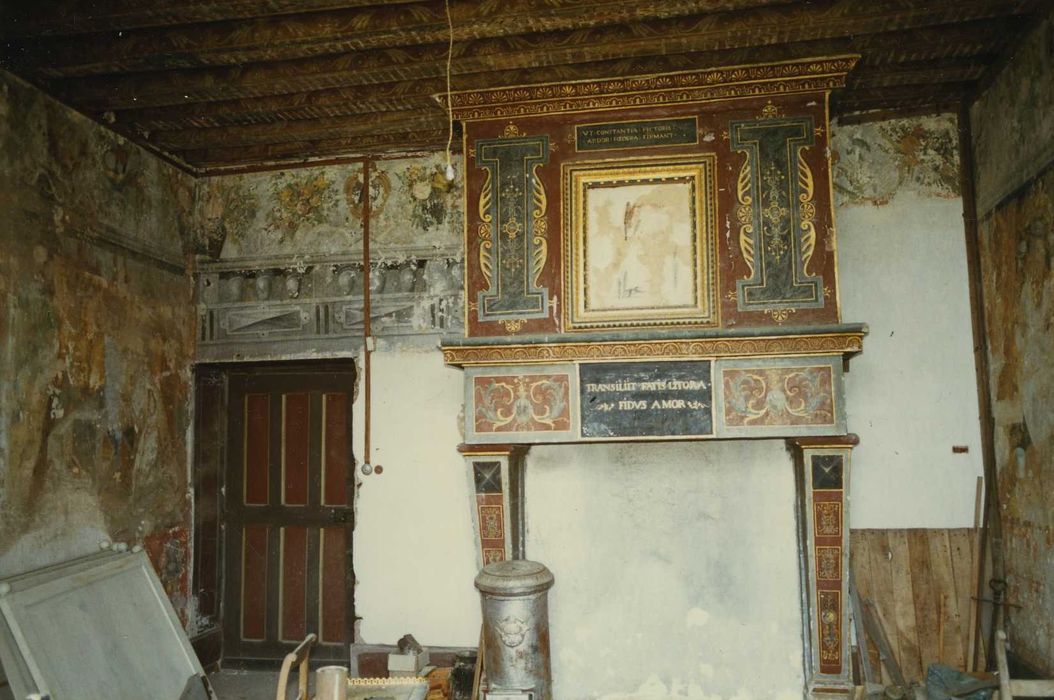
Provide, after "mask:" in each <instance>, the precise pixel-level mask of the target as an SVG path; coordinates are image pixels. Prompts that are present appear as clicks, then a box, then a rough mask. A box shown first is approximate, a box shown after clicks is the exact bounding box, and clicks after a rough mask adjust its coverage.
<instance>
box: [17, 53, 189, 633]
mask: <svg viewBox="0 0 1054 700" xmlns="http://www.w3.org/2000/svg"><path fill="white" fill-rule="evenodd" d="M192 202H193V181H192V180H191V179H190V178H189V177H187V176H185V175H183V174H182V173H180V172H178V171H176V170H175V169H173V168H171V167H169V166H168V165H166V164H165V163H163V162H161V161H160V160H158V159H156V158H155V157H153V156H151V155H149V154H147V153H145V152H143V151H141V150H140V149H139V148H138V147H136V146H134V145H131V144H129V143H128V142H126V141H124V140H123V139H120V138H118V137H116V136H114V135H112V134H110V133H109V132H107V131H105V130H104V129H102V128H101V127H99V126H97V125H96V124H94V123H92V122H91V121H89V120H88V119H86V118H84V117H81V116H80V115H77V114H75V113H73V112H71V111H70V110H68V109H67V108H65V107H63V106H61V105H59V104H58V103H56V102H54V101H53V100H51V99H49V98H46V97H45V96H44V95H43V94H41V93H40V92H39V91H37V90H35V89H34V88H31V87H29V86H28V85H26V84H25V83H23V82H21V81H20V80H18V79H17V78H13V77H12V76H10V75H8V74H6V73H3V72H0V221H2V222H3V226H4V228H3V234H2V238H3V245H2V253H0V298H2V299H3V309H2V312H0V338H2V346H0V375H2V376H3V381H2V382H0V576H8V575H12V574H15V573H18V572H21V571H25V570H28V569H33V568H36V567H39V566H43V565H46V564H49V563H54V562H57V561H62V560H65V559H68V558H71V557H74V556H78V555H83V554H88V553H91V552H94V551H98V548H99V541H100V540H104V539H110V540H113V541H123V542H127V543H129V544H130V545H135V544H139V545H142V546H144V547H145V548H146V550H147V551H148V553H149V554H150V555H151V558H152V559H153V562H154V565H155V567H156V568H157V569H158V573H159V575H160V577H161V580H162V582H163V583H164V585H165V588H166V590H167V591H168V593H169V595H170V596H171V598H172V600H173V603H174V604H175V606H176V608H177V610H179V611H180V613H181V614H182V615H183V616H184V621H186V622H190V624H191V625H193V620H192V618H193V613H192V604H191V601H189V600H188V597H187V591H188V569H189V561H190V557H189V552H188V546H189V545H188V528H189V523H190V519H189V509H190V502H189V499H188V494H187V484H188V481H187V444H188V431H189V426H190V395H191V384H190V364H191V361H192V358H193V354H194V313H193V298H192V285H191V280H190V277H189V275H188V274H187V273H186V272H185V271H183V270H182V266H183V261H184V255H183V240H184V239H185V238H186V237H188V236H189V235H190V229H191V226H190V216H191V209H192Z"/></svg>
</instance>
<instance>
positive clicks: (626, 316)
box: [443, 56, 866, 696]
mask: <svg viewBox="0 0 1054 700" xmlns="http://www.w3.org/2000/svg"><path fill="white" fill-rule="evenodd" d="M855 62H856V58H855V57H853V56H838V57H828V58H816V59H806V60H798V61H792V62H786V63H778V64H765V65H754V66H735V67H728V68H717V69H708V70H702V71H692V72H684V73H673V74H666V75H650V76H640V77H631V78H618V79H611V80H597V81H584V82H573V83H563V84H555V85H531V86H523V87H510V88H501V89H492V90H486V91H476V92H462V93H454V94H453V95H452V96H451V98H450V100H451V105H450V107H451V109H452V110H453V115H454V118H455V119H457V120H459V121H460V122H461V124H462V125H463V129H464V153H465V161H464V162H465V174H464V175H465V196H466V202H465V211H466V217H465V239H464V243H465V270H466V271H465V313H466V317H465V336H464V337H459V338H448V339H445V340H444V342H443V354H444V359H445V361H446V363H447V364H448V365H452V366H456V367H460V368H462V369H463V370H464V387H465V398H464V406H465V427H464V444H463V445H462V446H461V448H460V449H461V451H462V453H463V455H464V456H465V459H466V463H467V465H468V472H469V483H470V488H471V489H472V493H473V494H474V501H473V502H474V509H473V517H474V522H475V526H476V533H477V550H478V555H479V562H480V563H481V564H485V563H489V562H492V561H496V560H501V559H508V558H520V557H525V556H526V555H527V554H528V552H526V551H525V550H526V544H525V542H526V537H525V527H526V526H525V517H524V512H525V508H526V506H527V498H526V493H525V473H524V464H525V455H526V453H527V451H528V450H529V449H530V446H531V445H538V444H545V443H573V444H581V443H592V442H596V443H606V442H635V443H648V442H660V441H661V442H666V441H684V440H692V441H695V440H731V439H736V440H751V439H773V438H777V439H783V440H786V441H787V442H788V445H789V446H790V447H791V449H792V451H793V453H794V455H795V463H796V468H795V469H796V471H795V481H796V484H797V502H798V503H797V508H798V510H797V513H798V518H797V523H798V531H799V532H798V545H799V554H800V581H796V582H793V583H794V584H795V585H798V586H800V589H801V591H802V596H801V601H802V605H801V607H802V625H803V626H802V630H803V647H804V677H805V681H806V685H807V691H808V693H810V694H812V695H813V696H830V695H842V694H845V693H848V692H849V690H850V689H851V679H850V657H849V627H848V625H849V616H848V561H849V555H848V545H849V536H848V535H849V533H848V518H847V515H848V513H847V510H848V498H847V493H848V486H849V476H850V456H851V451H852V447H853V445H855V444H856V438H855V436H853V435H852V434H851V433H849V432H848V426H847V419H846V415H847V414H846V406H845V391H844V387H843V374H844V372H845V371H846V370H847V368H848V361H849V359H850V358H851V357H852V356H854V355H855V354H857V353H859V352H861V351H862V349H863V338H864V336H865V335H866V327H865V326H864V325H863V324H846V323H842V321H841V318H840V314H839V308H838V278H837V274H838V273H837V263H836V245H835V230H834V220H833V213H832V201H831V200H832V197H831V173H830V162H829V156H828V153H829V151H828V137H829V128H828V126H829V125H828V97H829V94H830V91H831V90H833V89H837V88H838V87H840V86H842V85H843V83H844V80H845V76H846V74H847V72H848V71H849V70H851V69H852V67H853V65H854V64H855ZM558 583H559V582H558ZM788 583H790V582H788Z"/></svg>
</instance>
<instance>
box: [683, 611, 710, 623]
mask: <svg viewBox="0 0 1054 700" xmlns="http://www.w3.org/2000/svg"><path fill="white" fill-rule="evenodd" d="M709 620H710V613H708V612H707V611H705V610H703V609H701V608H692V609H691V610H689V611H688V614H687V615H685V617H684V624H685V625H687V626H688V627H703V626H705V625H706V623H707V622H708V621H709Z"/></svg>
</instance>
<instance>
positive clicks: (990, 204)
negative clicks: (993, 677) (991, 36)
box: [971, 18, 1054, 677]
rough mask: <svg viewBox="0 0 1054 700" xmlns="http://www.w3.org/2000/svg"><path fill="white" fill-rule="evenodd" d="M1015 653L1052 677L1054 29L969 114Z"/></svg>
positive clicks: (1025, 48) (1035, 37) (1047, 26)
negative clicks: (972, 138) (1013, 604)
mask: <svg viewBox="0 0 1054 700" xmlns="http://www.w3.org/2000/svg"><path fill="white" fill-rule="evenodd" d="M971 119H972V125H973V136H974V144H973V145H974V153H975V156H976V161H977V163H976V165H977V171H976V182H977V190H978V205H979V206H978V214H979V218H980V230H979V238H980V253H981V269H982V278H983V284H984V286H983V290H984V291H983V294H984V320H985V329H986V333H987V335H988V353H989V357H988V361H989V372H990V375H989V387H990V390H991V395H992V413H993V419H994V423H995V441H994V442H995V445H994V448H995V458H996V466H997V469H998V473H999V483H998V487H999V499H1000V512H999V514H998V516H999V517H1000V518H1001V519H1002V528H1003V547H1004V555H1005V565H1006V578H1007V583H1008V585H1009V588H1008V596H1009V600H1010V601H1011V602H1013V603H1016V604H1017V605H1020V606H1022V607H1021V608H1020V609H1019V610H1014V609H1012V610H1011V611H1010V613H1009V623H1008V633H1009V636H1010V650H1011V652H1012V653H1013V654H1014V655H1015V656H1016V657H1017V658H1019V659H1020V660H1022V661H1024V662H1025V663H1026V664H1028V665H1030V666H1033V667H1034V668H1035V670H1037V671H1039V672H1041V673H1043V674H1044V675H1046V676H1048V677H1049V676H1054V412H1052V411H1051V405H1052V403H1054V363H1052V362H1051V358H1054V271H1052V270H1054V18H1049V19H1047V21H1046V22H1044V23H1042V24H1041V25H1039V26H1038V27H1036V28H1035V29H1034V30H1033V32H1032V34H1031V36H1030V37H1029V38H1028V39H1027V40H1025V41H1024V42H1023V43H1022V44H1021V46H1020V47H1019V48H1018V51H1017V53H1016V55H1015V56H1014V58H1013V60H1012V61H1010V62H1009V64H1008V65H1007V67H1006V68H1005V69H1004V70H1003V72H1002V73H1001V74H1000V75H999V77H998V78H997V79H996V81H995V82H994V83H993V84H992V86H991V87H990V88H989V90H988V91H987V92H986V93H985V94H984V95H982V96H981V98H980V99H979V100H978V101H977V102H976V103H975V104H974V105H973V108H972V110H971Z"/></svg>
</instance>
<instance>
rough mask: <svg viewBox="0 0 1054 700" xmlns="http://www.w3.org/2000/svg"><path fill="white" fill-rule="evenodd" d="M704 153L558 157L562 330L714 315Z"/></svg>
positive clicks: (712, 166) (711, 219)
mask: <svg viewBox="0 0 1054 700" xmlns="http://www.w3.org/2000/svg"><path fill="white" fill-rule="evenodd" d="M716 175H717V159H716V156H714V155H713V154H701V155H692V156H687V157H675V158H671V157H664V158H647V159H636V160H625V159H620V160H612V161H585V162H583V161H579V162H575V163H568V164H565V165H564V167H563V173H562V179H563V196H564V206H563V211H564V214H565V219H564V222H565V223H564V225H565V241H566V251H565V252H566V259H567V264H566V271H567V289H568V290H569V293H570V299H569V303H568V304H567V305H566V307H565V327H566V330H568V331H592V330H604V329H633V328H647V327H671V326H714V325H717V322H718V308H717V307H718V304H717V300H716V294H715V288H716V271H715V269H714V268H715V265H714V260H715V257H714V239H715V232H716V220H717V211H716V209H717V192H716Z"/></svg>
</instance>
